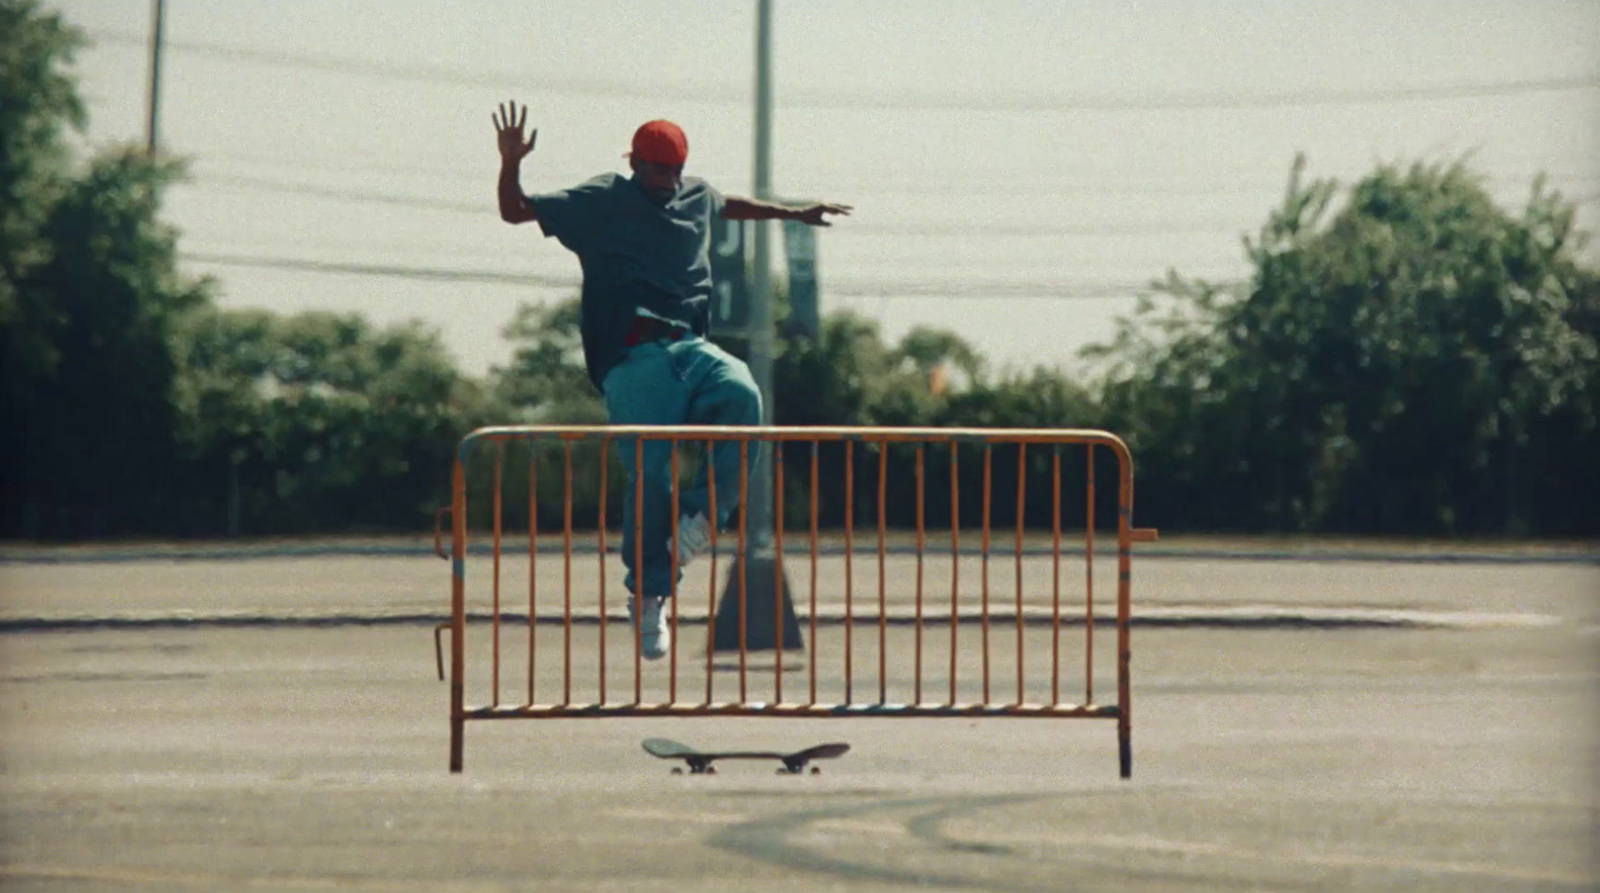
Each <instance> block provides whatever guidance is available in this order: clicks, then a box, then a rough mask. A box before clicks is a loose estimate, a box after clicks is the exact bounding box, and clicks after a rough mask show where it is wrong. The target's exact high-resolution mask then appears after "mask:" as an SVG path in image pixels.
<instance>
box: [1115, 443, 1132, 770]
mask: <svg viewBox="0 0 1600 893" xmlns="http://www.w3.org/2000/svg"><path fill="white" fill-rule="evenodd" d="M1117 465H1118V471H1119V474H1118V475H1117V757H1118V763H1119V764H1120V769H1121V774H1122V777H1123V778H1129V777H1131V776H1132V775H1133V705H1132V703H1131V701H1132V692H1131V690H1130V689H1131V687H1130V685H1129V678H1128V663H1129V660H1130V659H1131V658H1132V656H1133V652H1132V643H1131V642H1130V641H1129V638H1130V637H1129V630H1128V619H1129V617H1128V615H1129V613H1130V610H1131V608H1130V602H1131V593H1132V587H1133V555H1132V552H1133V549H1132V546H1133V461H1132V459H1131V458H1129V457H1128V456H1127V455H1126V454H1125V453H1120V452H1119V453H1118V455H1117Z"/></svg>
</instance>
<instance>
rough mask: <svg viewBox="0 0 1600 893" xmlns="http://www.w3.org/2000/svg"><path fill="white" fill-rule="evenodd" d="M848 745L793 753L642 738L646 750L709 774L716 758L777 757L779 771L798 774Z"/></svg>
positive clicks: (817, 772) (676, 770)
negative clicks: (707, 749)
mask: <svg viewBox="0 0 1600 893" xmlns="http://www.w3.org/2000/svg"><path fill="white" fill-rule="evenodd" d="M849 749H850V745H848V744H819V745H817V746H816V747H808V748H806V749H805V750H797V751H795V752H794V753H779V752H778V751H775V750H724V751H710V752H703V751H698V750H695V749H694V748H692V747H690V746H689V745H687V744H679V743H678V742H676V741H671V740H668V739H666V738H646V739H645V741H644V750H645V753H648V754H650V755H651V756H653V757H659V758H661V759H663V760H683V761H684V762H685V763H687V764H688V766H689V774H690V775H712V774H715V773H716V771H717V767H716V766H713V765H712V763H714V762H716V761H717V760H778V761H780V762H782V763H783V767H782V768H781V769H779V770H778V774H779V775H799V774H801V773H802V772H805V771H806V765H807V764H808V763H810V762H811V761H812V760H827V759H832V758H834V757H837V756H840V755H842V754H843V753H845V752H846V751H848V750H849ZM821 773H822V769H821V768H819V767H817V766H812V767H811V774H812V775H820V774H821ZM672 774H673V775H682V774H683V769H682V767H679V766H674V767H672Z"/></svg>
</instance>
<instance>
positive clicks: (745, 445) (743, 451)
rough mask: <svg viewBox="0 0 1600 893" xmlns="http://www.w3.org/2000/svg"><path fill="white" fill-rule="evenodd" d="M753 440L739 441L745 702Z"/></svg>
mask: <svg viewBox="0 0 1600 893" xmlns="http://www.w3.org/2000/svg"><path fill="white" fill-rule="evenodd" d="M749 505H750V441H748V440H740V441H739V702H740V703H741V704H742V703H744V702H745V701H748V700H750V696H749V692H748V690H747V686H748V682H749V680H748V679H747V678H746V676H745V673H746V666H747V663H748V654H749V651H748V646H749V634H748V631H747V630H746V629H745V626H746V624H748V623H749V622H750V618H749V616H748V613H747V608H748V606H749V597H750V593H749V585H748V584H747V580H746V578H747V577H748V576H749V574H750V568H749V554H750V540H749V535H750V525H749V522H748V521H747V520H746V516H747V515H749V514H750V512H749V508H748V506H749Z"/></svg>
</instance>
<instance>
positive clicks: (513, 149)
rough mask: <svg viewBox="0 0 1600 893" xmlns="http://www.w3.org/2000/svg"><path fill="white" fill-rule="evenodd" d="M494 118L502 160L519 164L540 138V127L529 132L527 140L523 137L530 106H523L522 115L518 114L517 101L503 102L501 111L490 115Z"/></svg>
mask: <svg viewBox="0 0 1600 893" xmlns="http://www.w3.org/2000/svg"><path fill="white" fill-rule="evenodd" d="M490 117H491V118H492V119H493V120H494V131H495V137H496V139H497V140H498V141H499V144H500V160H501V161H502V162H503V163H506V164H517V163H519V162H521V161H522V159H524V158H526V157H528V153H529V152H532V151H533V144H534V143H535V142H537V141H538V139H539V128H537V127H535V128H534V129H533V132H532V133H529V134H528V138H527V140H523V138H522V128H523V127H524V126H526V125H527V123H528V107H527V106H526V105H524V106H523V107H522V115H521V117H518V115H517V103H516V102H515V101H514V100H513V101H512V102H510V103H501V104H500V111H498V112H496V113H494V114H492V115H490Z"/></svg>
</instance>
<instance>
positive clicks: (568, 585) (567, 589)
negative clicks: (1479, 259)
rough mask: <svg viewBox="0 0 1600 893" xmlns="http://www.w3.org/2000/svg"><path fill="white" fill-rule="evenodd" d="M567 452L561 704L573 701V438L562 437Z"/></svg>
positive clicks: (562, 554) (563, 521) (564, 508)
mask: <svg viewBox="0 0 1600 893" xmlns="http://www.w3.org/2000/svg"><path fill="white" fill-rule="evenodd" d="M562 446H563V448H564V453H565V455H566V464H565V474H566V486H565V488H564V490H565V495H564V496H563V497H562V501H563V503H564V504H563V505H562V516H563V519H562V533H561V556H562V557H561V568H562V587H561V589H562V592H561V703H562V705H567V704H571V703H572V441H571V440H570V439H563V440H562Z"/></svg>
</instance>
